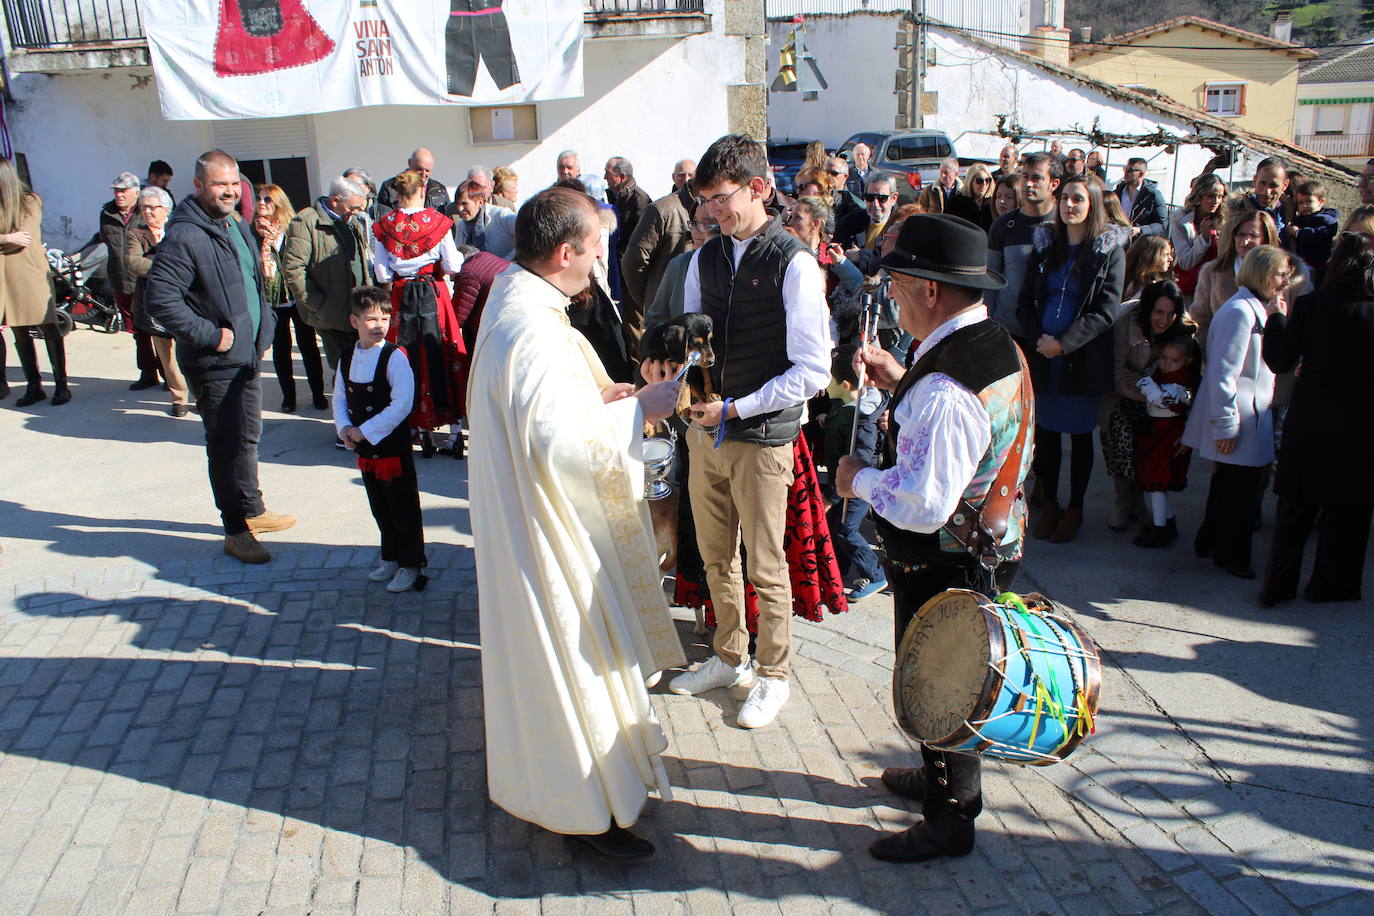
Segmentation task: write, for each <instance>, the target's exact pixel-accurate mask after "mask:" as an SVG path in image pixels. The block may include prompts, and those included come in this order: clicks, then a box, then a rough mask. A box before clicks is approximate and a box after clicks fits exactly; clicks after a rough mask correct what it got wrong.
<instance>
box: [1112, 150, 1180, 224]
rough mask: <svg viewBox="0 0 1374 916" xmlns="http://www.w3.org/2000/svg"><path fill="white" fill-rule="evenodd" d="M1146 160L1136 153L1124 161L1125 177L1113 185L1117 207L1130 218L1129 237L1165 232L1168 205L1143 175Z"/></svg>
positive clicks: (1147, 166)
mask: <svg viewBox="0 0 1374 916" xmlns="http://www.w3.org/2000/svg"><path fill="white" fill-rule="evenodd" d="M1147 168H1149V163H1148V162H1146V161H1145V160H1144V159H1141V158H1140V157H1139V156H1136V157H1133V158H1131V159H1128V160H1127V161H1126V172H1125V177H1124V178H1123V179H1122V180H1121V183H1120V184H1118V185H1117V186H1116V196H1117V197H1119V198H1120V199H1121V209H1122V211H1123V212H1124V213H1125V214H1126V218H1127V219H1129V220H1130V221H1131V239H1132V240H1134V239H1135V238H1136V237H1137V236H1142V235H1168V233H1169V227H1168V226H1167V225H1165V216H1167V215H1168V207H1167V206H1166V205H1165V203H1164V195H1163V194H1161V193H1159V185H1157V184H1155V182H1153V181H1151V180H1150V179H1148V178H1146V177H1145V170H1146V169H1147Z"/></svg>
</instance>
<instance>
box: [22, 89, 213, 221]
mask: <svg viewBox="0 0 1374 916" xmlns="http://www.w3.org/2000/svg"><path fill="white" fill-rule="evenodd" d="M11 89H12V91H13V93H14V101H13V102H12V103H9V104H8V105H7V107H6V117H7V119H8V121H9V125H10V137H11V139H12V141H13V143H14V149H15V151H16V152H19V153H23V154H25V157H26V158H27V160H28V164H29V177H30V179H31V181H32V182H33V189H34V190H35V191H37V192H38V193H39V194H41V195H42V197H43V241H44V242H46V243H47V244H48V245H49V246H51V247H56V248H71V247H74V246H75V245H79V244H80V243H82V242H85V241H86V239H88V238H90V237H91V236H92V235H93V234H94V233H95V231H96V228H97V223H98V219H99V214H100V207H101V205H102V204H104V203H105V202H106V201H107V200H109V199H110V196H111V192H110V182H111V181H112V180H113V179H114V178H115V176H117V175H118V174H119V173H120V172H124V171H129V172H133V173H134V174H135V175H137V176H138V177H139V178H142V177H143V176H144V175H145V174H146V172H145V170H146V169H147V168H148V163H149V162H151V161H152V160H154V159H165V160H166V161H167V162H169V163H171V165H172V168H173V169H175V170H176V175H175V176H174V177H173V179H172V191H173V192H174V193H175V195H176V196H177V197H178V198H179V197H181V196H182V195H183V194H189V193H190V192H191V172H192V167H193V165H194V163H195V159H196V156H198V155H200V154H201V153H202V152H204V151H205V150H206V149H207V148H208V147H209V140H210V129H209V126H208V125H207V124H205V123H202V122H198V121H164V120H163V119H162V115H161V113H160V111H159V109H158V102H157V91H156V90H155V89H154V88H153V87H152V72H151V71H149V70H144V71H143V72H142V73H140V72H138V71H137V70H130V69H120V70H106V71H101V72H89V71H86V72H80V73H76V74H62V75H60V76H49V75H47V74H39V73H20V74H16V75H15V76H14V78H13V80H12V82H11Z"/></svg>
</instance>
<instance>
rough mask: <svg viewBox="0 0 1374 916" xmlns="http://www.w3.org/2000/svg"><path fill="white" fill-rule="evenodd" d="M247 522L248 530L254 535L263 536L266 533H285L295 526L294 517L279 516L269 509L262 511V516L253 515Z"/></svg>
mask: <svg viewBox="0 0 1374 916" xmlns="http://www.w3.org/2000/svg"><path fill="white" fill-rule="evenodd" d="M245 521H247V522H248V530H249V531H251V532H253V533H254V534H263V533H265V532H268V531H285V530H286V529H287V528H290V527H291V526H292V525H294V524H296V517H295V516H294V515H279V514H277V513H276V512H273V511H272V510H271V509H266V510H264V511H263V513H262V515H255V516H253V517H252V518H250V519H245Z"/></svg>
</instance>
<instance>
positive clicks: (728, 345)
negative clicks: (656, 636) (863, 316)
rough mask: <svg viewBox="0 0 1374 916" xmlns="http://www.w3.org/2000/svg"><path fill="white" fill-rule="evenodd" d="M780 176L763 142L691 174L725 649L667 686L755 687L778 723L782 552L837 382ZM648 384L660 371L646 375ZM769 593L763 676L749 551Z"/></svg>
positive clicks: (710, 160) (757, 710)
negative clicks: (809, 429) (703, 230)
mask: <svg viewBox="0 0 1374 916" xmlns="http://www.w3.org/2000/svg"><path fill="white" fill-rule="evenodd" d="M769 174H770V168H769V165H768V157H767V155H766V154H765V152H764V149H763V146H762V144H760V143H758V142H757V141H755V140H752V139H750V138H748V137H744V136H740V135H737V134H731V135H727V136H725V137H722V138H720V139H719V140H717V141H716V142H715V143H713V144H711V148H710V149H708V150H707V151H706V155H705V156H703V157H702V158H701V162H700V163H699V164H698V166H697V173H696V177H695V179H693V183H694V186H695V187H696V188H697V192H698V194H699V195H700V199H701V201H702V202H701V203H700V204H699V205H698V208H697V218H698V219H702V218H711V219H715V220H716V221H717V222H718V223H719V224H720V232H721V234H720V237H719V238H714V239H711V240H710V241H708V242H707V243H706V244H705V245H703V246H702V247H701V248H699V249H697V251H696V253H695V254H694V255H693V256H692V260H691V262H690V264H689V266H688V268H687V278H686V282H685V284H684V295H683V308H684V310H685V311H686V312H701V313H703V314H706V315H709V316H710V317H711V319H712V322H713V325H714V338H713V345H714V349H715V357H716V360H715V363H714V365H712V366H711V367H710V368H709V370H708V371H709V372H710V377H711V385H712V388H713V389H714V391H715V393H716V394H718V395H719V396H720V397H721V398H722V400H719V401H712V402H697V403H694V404H692V405H691V416H690V421H691V426H690V428H689V429H688V431H687V446H688V451H689V454H690V456H691V462H690V464H691V468H690V472H689V485H688V490H689V492H690V494H691V500H692V514H693V516H694V518H695V521H696V529H697V546H698V548H699V549H700V550H701V557H702V560H703V562H704V565H705V567H706V581H707V585H708V587H709V589H710V595H711V600H712V602H713V604H714V606H715V611H716V622H717V627H716V636H715V641H714V643H713V646H712V648H713V649H714V650H715V654H714V655H712V656H711V658H710V659H708V660H707V661H706V662H704V663H703V664H701V665H698V666H696V667H695V668H693V669H692V670H691V671H688V672H686V673H684V674H680V675H678V676H677V677H676V678H674V679H673V681H672V683H671V684H670V685H669V689H670V690H672V691H673V692H674V693H678V694H699V693H705V692H706V691H708V690H714V689H717V688H721V687H732V686H739V687H750V688H751V689H750V691H749V697H748V699H747V700H745V702H744V706H743V707H742V708H741V709H740V712H739V716H738V719H737V721H738V723H739V725H740V727H741V728H760V727H762V726H765V725H767V724H769V723H770V722H772V721H773V719H774V718H775V717H776V716H777V714H778V711H779V710H780V709H781V708H782V706H783V704H784V703H786V702H787V698H788V694H789V693H790V686H789V684H788V672H789V665H790V661H791V652H792V583H791V577H790V572H789V570H788V564H787V554H786V552H785V550H784V535H785V531H786V522H787V500H788V492H789V490H790V488H791V485H792V479H793V467H794V460H795V459H794V454H793V441H794V440H795V439H796V438H797V435H798V433H799V432H800V431H801V420H802V413H803V408H804V405H805V403H806V400H807V399H808V398H810V397H811V396H812V395H813V394H815V393H816V392H818V391H820V390H822V389H824V388H825V387H826V385H827V384H828V383H829V381H830V332H829V314H828V312H827V310H826V307H825V280H824V277H823V276H822V274H821V269H820V266H819V265H818V264H817V263H816V259H815V257H814V256H813V255H812V253H811V251H810V249H808V248H807V247H806V246H805V245H804V244H802V243H801V242H800V241H798V240H797V238H796V237H795V236H793V235H792V234H791V233H789V232H788V231H787V230H786V229H785V228H784V227H783V225H782V221H781V220H777V219H773V218H770V217H769V215H768V212H767V210H765V209H764V199H765V196H766V195H767V193H768V181H767V176H768V175H769ZM642 370H643V373H644V377H645V379H646V380H648V381H650V382H654V381H658V380H659V379H662V378H665V377H666V376H667V368H666V367H665V366H663V365H662V364H661V363H653V362H650V361H646V362H645V363H644V365H643V367H642ZM741 535H742V536H743V539H744V544H745V549H746V550H747V551H748V555H749V581H750V582H751V583H752V584H753V586H754V590H755V591H756V592H757V594H758V607H759V620H758V650H757V662H758V668H757V671H756V670H755V667H754V665H753V664H752V661H751V659H750V657H749V632H748V630H747V629H746V627H745V617H744V578H743V574H742V568H741V557H740V549H739V543H740V538H741Z"/></svg>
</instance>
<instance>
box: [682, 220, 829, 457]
mask: <svg viewBox="0 0 1374 916" xmlns="http://www.w3.org/2000/svg"><path fill="white" fill-rule="evenodd" d="M805 250H806V247H805V246H804V245H803V244H802V243H801V242H800V241H798V240H797V239H796V237H795V236H793V235H792V234H791V233H789V232H788V231H787V230H786V229H784V228H783V227H782V223H781V222H779V221H778V220H772V221H770V222H769V223H768V225H767V226H765V227H764V229H763V231H762V232H760V233H759V234H758V235H757V236H756V237H755V238H754V239H753V240H752V241H751V242H750V243H749V247H748V249H747V250H746V251H745V252H744V257H743V258H741V259H740V263H739V268H738V269H736V267H735V259H734V242H733V241H732V240H731V239H728V238H725V237H721V238H714V239H711V240H710V241H709V242H707V243H706V244H705V245H703V246H702V248H701V254H700V255H699V256H698V258H697V265H698V269H699V271H700V276H701V310H702V312H703V313H705V314H707V315H710V316H711V321H712V324H713V331H712V335H713V336H712V343H713V345H714V349H715V351H716V364H715V365H714V366H712V367H711V384H712V385H713V386H714V387H715V390H716V393H717V394H719V395H720V396H721V397H725V398H741V397H744V396H745V395H749V394H753V393H754V392H755V391H758V390H759V389H760V388H761V387H763V384H764V383H765V382H767V381H768V380H769V379H771V378H774V377H775V376H778V375H781V374H782V373H784V372H786V371H787V370H788V369H789V368H790V367H791V366H792V360H790V359H789V358H788V356H787V310H786V308H785V307H784V306H783V301H782V280H783V275H784V274H785V273H786V272H787V265H788V264H789V263H791V261H792V258H794V257H795V256H796V254H797V252H799V251H805ZM801 416H802V405H801V404H796V405H794V406H791V407H785V408H783V409H782V410H775V411H772V412H770V413H764V414H759V415H757V416H753V417H748V418H745V417H739V418H736V419H734V420H731V421H730V425H729V427H728V428H727V430H726V433H725V437H726V438H727V439H737V440H740V441H743V442H756V443H758V444H760V445H786V444H787V443H789V442H791V441H792V440H793V439H795V438H796V437H797V433H798V432H799V431H800V430H801Z"/></svg>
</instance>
